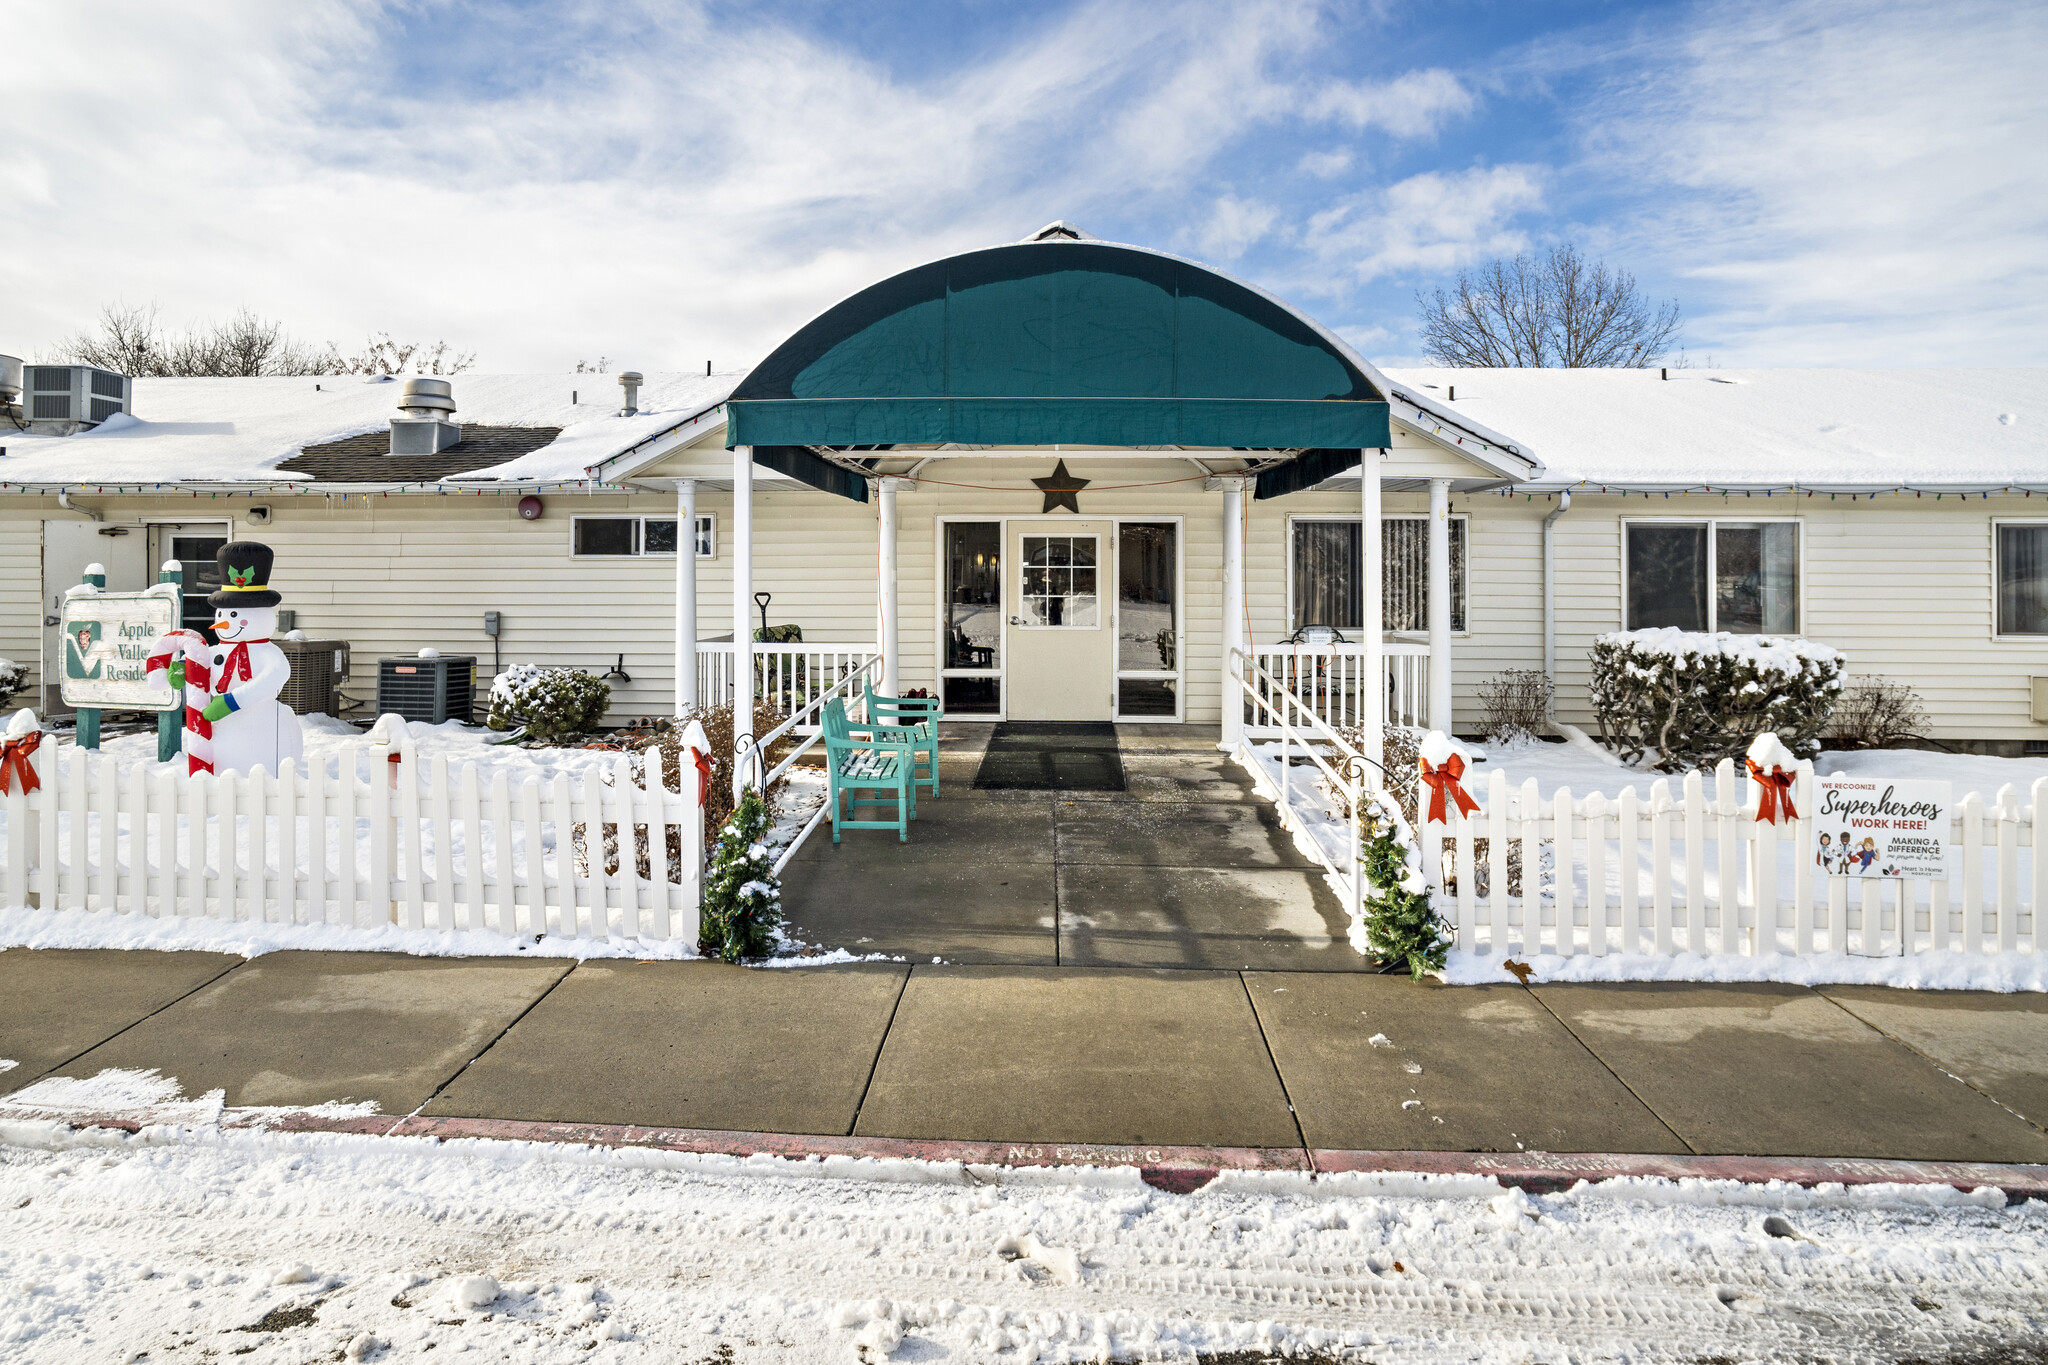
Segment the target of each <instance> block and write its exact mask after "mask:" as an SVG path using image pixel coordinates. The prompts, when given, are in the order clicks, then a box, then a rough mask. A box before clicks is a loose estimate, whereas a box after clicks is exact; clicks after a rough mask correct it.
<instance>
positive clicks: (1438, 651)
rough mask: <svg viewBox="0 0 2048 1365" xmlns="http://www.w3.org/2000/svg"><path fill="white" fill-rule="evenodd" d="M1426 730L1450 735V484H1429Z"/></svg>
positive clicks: (1441, 481) (1448, 481)
mask: <svg viewBox="0 0 2048 1365" xmlns="http://www.w3.org/2000/svg"><path fill="white" fill-rule="evenodd" d="M1429 728H1430V729H1432V730H1441V731H1443V732H1444V733H1445V734H1449V733H1450V732H1451V481H1450V480H1449V479H1431V480H1430V481H1429Z"/></svg>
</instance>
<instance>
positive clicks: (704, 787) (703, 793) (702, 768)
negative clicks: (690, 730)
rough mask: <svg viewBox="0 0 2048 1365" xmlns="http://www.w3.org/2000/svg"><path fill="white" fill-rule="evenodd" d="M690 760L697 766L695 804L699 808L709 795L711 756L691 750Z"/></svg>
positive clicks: (701, 751)
mask: <svg viewBox="0 0 2048 1365" xmlns="http://www.w3.org/2000/svg"><path fill="white" fill-rule="evenodd" d="M690 758H691V761H692V762H694V763H696V765H697V804H698V805H700V806H701V805H703V804H704V801H705V798H707V797H708V796H710V795H711V755H710V754H707V753H705V752H704V751H703V750H702V749H692V750H690Z"/></svg>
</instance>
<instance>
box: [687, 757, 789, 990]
mask: <svg viewBox="0 0 2048 1365" xmlns="http://www.w3.org/2000/svg"><path fill="white" fill-rule="evenodd" d="M768 824H769V821H768V805H767V803H766V802H765V801H763V800H762V799H761V794H760V793H759V792H757V791H755V790H754V789H753V788H752V787H748V788H747V789H746V791H745V792H743V793H742V794H741V796H740V803H739V806H738V807H737V808H736V809H735V810H734V811H733V813H732V819H731V820H729V821H727V822H726V826H725V828H724V829H722V830H720V831H719V832H718V847H717V848H716V849H715V850H714V851H713V853H712V855H711V871H710V874H709V875H708V876H707V877H706V878H705V881H704V909H703V912H702V915H701V917H700V920H699V925H698V931H697V951H699V952H701V953H702V954H704V956H706V957H716V958H722V959H723V960H725V961H727V962H739V961H741V960H742V959H745V958H757V957H766V956H768V953H769V951H770V950H771V949H772V948H773V947H774V946H775V931H776V929H777V928H778V927H780V925H781V924H782V884H781V882H779V881H777V880H776V877H775V873H774V871H773V868H774V864H775V859H774V858H773V857H772V856H771V855H770V853H769V851H768V845H767V842H766V840H767V837H768Z"/></svg>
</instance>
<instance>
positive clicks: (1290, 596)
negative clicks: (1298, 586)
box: [1281, 512, 1472, 640]
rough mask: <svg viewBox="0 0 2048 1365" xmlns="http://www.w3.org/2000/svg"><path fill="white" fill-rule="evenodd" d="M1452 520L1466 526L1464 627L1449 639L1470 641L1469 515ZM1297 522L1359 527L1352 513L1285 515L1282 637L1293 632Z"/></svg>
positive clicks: (1402, 515) (1409, 517)
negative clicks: (1284, 587)
mask: <svg viewBox="0 0 2048 1365" xmlns="http://www.w3.org/2000/svg"><path fill="white" fill-rule="evenodd" d="M1428 520H1429V513H1427V512H1386V513H1382V514H1381V516H1380V522H1381V523H1382V524H1385V523H1386V522H1390V521H1428ZM1451 520H1452V521H1462V522H1464V523H1465V628H1464V629H1463V630H1454V631H1452V632H1451V638H1452V639H1453V640H1469V639H1471V638H1472V514H1471V513H1470V512H1453V513H1451ZM1300 522H1335V523H1345V524H1348V525H1352V526H1356V525H1357V524H1358V513H1356V512H1353V513H1352V514H1351V515H1349V516H1346V515H1344V514H1343V513H1342V512H1332V513H1330V514H1329V515H1327V516H1325V515H1323V514H1322V513H1319V512H1290V513H1288V515H1287V561H1286V563H1284V564H1283V565H1281V573H1282V574H1283V575H1284V576H1285V578H1286V580H1287V615H1286V616H1284V617H1282V618H1281V619H1282V621H1283V622H1284V623H1285V626H1286V629H1285V630H1283V631H1282V632H1281V633H1282V634H1283V635H1291V634H1293V633H1294V528H1295V525H1296V524H1297V523H1300ZM1364 630H1365V628H1364V627H1363V626H1361V627H1359V633H1360V634H1361V635H1362V634H1363V633H1364ZM1381 633H1382V634H1385V633H1386V632H1385V629H1384V628H1382V630H1381ZM1400 633H1401V634H1405V635H1420V634H1423V633H1424V632H1422V631H1403V632H1400Z"/></svg>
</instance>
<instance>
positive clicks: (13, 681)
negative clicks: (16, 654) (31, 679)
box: [0, 659, 28, 707]
mask: <svg viewBox="0 0 2048 1365" xmlns="http://www.w3.org/2000/svg"><path fill="white" fill-rule="evenodd" d="M27 681H28V665H27V664H18V663H16V662H14V660H12V659H0V707H5V706H6V705H7V703H8V702H10V701H12V700H14V694H15V693H16V692H19V691H21V685H22V684H23V683H25V682H27Z"/></svg>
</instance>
